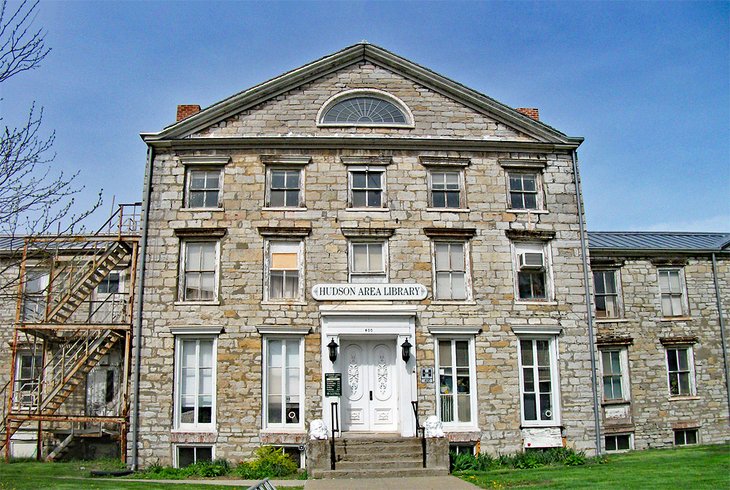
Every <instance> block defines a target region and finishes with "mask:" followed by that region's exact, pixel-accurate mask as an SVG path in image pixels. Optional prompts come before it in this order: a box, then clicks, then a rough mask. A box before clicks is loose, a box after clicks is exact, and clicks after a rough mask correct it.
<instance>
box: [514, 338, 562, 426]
mask: <svg viewBox="0 0 730 490" xmlns="http://www.w3.org/2000/svg"><path fill="white" fill-rule="evenodd" d="M555 344H556V340H555V337H545V338H522V337H521V338H520V394H521V395H522V422H523V424H524V425H550V426H554V425H559V424H560V416H559V415H560V413H559V403H558V381H557V365H556V352H555V350H556V346H555Z"/></svg>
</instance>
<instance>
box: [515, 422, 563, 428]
mask: <svg viewBox="0 0 730 490" xmlns="http://www.w3.org/2000/svg"><path fill="white" fill-rule="evenodd" d="M546 428H555V429H562V428H563V424H561V423H560V421H553V420H547V421H545V422H535V421H534V420H528V421H522V423H521V424H520V430H522V429H546Z"/></svg>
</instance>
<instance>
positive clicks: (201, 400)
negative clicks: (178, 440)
mask: <svg viewBox="0 0 730 490" xmlns="http://www.w3.org/2000/svg"><path fill="white" fill-rule="evenodd" d="M175 352H176V358H175V367H176V369H175V380H176V382H175V391H176V393H175V427H176V428H177V429H182V430H201V431H204V430H208V431H210V430H214V429H215V385H216V383H215V376H216V366H215V364H216V339H215V338H213V337H201V338H195V337H190V336H186V335H179V336H176V337H175Z"/></svg>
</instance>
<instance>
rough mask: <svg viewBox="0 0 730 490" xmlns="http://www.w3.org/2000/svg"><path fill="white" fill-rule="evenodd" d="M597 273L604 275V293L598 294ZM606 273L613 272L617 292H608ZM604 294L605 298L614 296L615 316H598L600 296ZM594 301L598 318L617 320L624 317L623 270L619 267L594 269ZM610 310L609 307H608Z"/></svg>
mask: <svg viewBox="0 0 730 490" xmlns="http://www.w3.org/2000/svg"><path fill="white" fill-rule="evenodd" d="M596 274H601V275H603V289H604V293H601V294H600V295H599V294H598V289H597V287H596ZM606 274H613V283H614V289H615V290H616V292H615V293H606V292H605V290H606V281H605V275H606ZM599 296H602V297H604V298H606V297H613V298H615V301H616V315H614V316H609V315H606V316H598V297H599ZM593 303H594V305H595V317H596V319H597V320H599V321H600V320H615V319H618V318H623V294H622V291H621V271H620V270H619V269H593ZM604 304H605V299H604ZM606 311H608V309H606Z"/></svg>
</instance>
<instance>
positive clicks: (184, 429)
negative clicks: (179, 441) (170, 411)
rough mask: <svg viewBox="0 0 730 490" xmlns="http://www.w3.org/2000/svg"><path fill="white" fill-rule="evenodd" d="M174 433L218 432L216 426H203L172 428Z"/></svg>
mask: <svg viewBox="0 0 730 490" xmlns="http://www.w3.org/2000/svg"><path fill="white" fill-rule="evenodd" d="M170 432H171V433H173V434H218V431H217V430H216V429H215V427H209V428H201V427H189V428H188V427H176V428H174V429H171V430H170Z"/></svg>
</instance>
